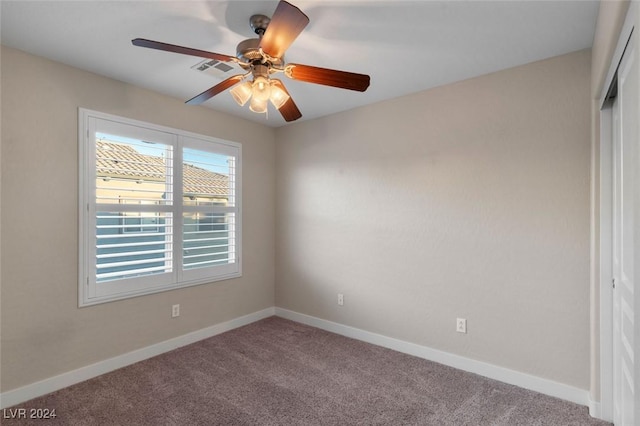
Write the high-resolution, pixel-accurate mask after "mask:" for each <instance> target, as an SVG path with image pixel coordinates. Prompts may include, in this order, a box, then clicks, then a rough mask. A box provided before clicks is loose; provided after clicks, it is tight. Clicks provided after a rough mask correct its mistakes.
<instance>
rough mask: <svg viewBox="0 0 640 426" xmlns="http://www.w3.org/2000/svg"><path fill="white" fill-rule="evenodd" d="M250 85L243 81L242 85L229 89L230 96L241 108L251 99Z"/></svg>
mask: <svg viewBox="0 0 640 426" xmlns="http://www.w3.org/2000/svg"><path fill="white" fill-rule="evenodd" d="M252 88H253V87H252V85H251V83H250V82H248V81H245V82H244V83H242V84H237V85H236V86H235V87H234V88H233V89H231V96H233V99H234V100H235V101H236V102H237V103H238V105H240V106H243V105H244V104H246V103H247V101H248V100H249V98H251V93H253V91H252Z"/></svg>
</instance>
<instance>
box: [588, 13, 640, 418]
mask: <svg viewBox="0 0 640 426" xmlns="http://www.w3.org/2000/svg"><path fill="white" fill-rule="evenodd" d="M638 13H639V10H638V7H637V3H636V2H631V5H630V6H629V10H628V11H627V15H626V17H625V21H624V24H623V26H622V30H621V31H620V36H619V37H618V42H617V44H616V49H615V51H614V54H613V57H612V59H611V63H610V65H609V69H608V71H607V77H606V79H605V84H604V86H603V88H602V93H601V94H600V98H599V104H598V105H599V107H600V163H599V165H598V166H599V170H600V181H599V182H598V190H599V194H600V204H599V206H598V213H599V225H600V233H599V237H600V239H599V246H598V248H599V250H598V252H599V257H598V258H597V259H594V261H597V262H598V264H599V266H600V268H599V270H600V274H599V276H598V287H599V296H600V304H599V312H600V351H599V354H600V407H599V408H600V409H599V410H598V411H599V413H592V414H598V415H597V416H596V417H598V418H600V419H603V420H606V421H613V287H612V281H611V280H612V277H613V264H612V258H611V254H612V247H613V229H612V219H613V188H612V184H613V163H612V161H613V123H612V122H613V108H612V106H613V105H612V102H611V100H610V99H609V94H610V89H611V87H612V85H613V84H615V79H616V77H617V71H618V66H619V64H620V61H621V60H622V57H623V55H624V52H625V49H626V47H627V43H628V42H629V39H630V38H631V34H632V33H633V31H634V28H635V27H636V22H637V20H638ZM639 28H640V27H639ZM636 36H638V35H637V34H636ZM594 189H595V188H594ZM636 297H637V296H636ZM639 367H640V366H639ZM636 399H637V397H636ZM636 408H637V407H636Z"/></svg>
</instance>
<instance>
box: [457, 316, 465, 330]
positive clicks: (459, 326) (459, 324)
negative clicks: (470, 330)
mask: <svg viewBox="0 0 640 426" xmlns="http://www.w3.org/2000/svg"><path fill="white" fill-rule="evenodd" d="M456 331H457V332H458V333H466V332H467V320H466V319H465V318H458V319H457V320H456Z"/></svg>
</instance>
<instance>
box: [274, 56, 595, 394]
mask: <svg viewBox="0 0 640 426" xmlns="http://www.w3.org/2000/svg"><path fill="white" fill-rule="evenodd" d="M590 64H591V57H590V52H589V51H581V52H577V53H573V54H569V55H565V56H560V57H557V58H553V59H549V60H545V61H541V62H536V63H532V64H529V65H525V66H521V67H517V68H513V69H509V70H505V71H501V72H497V73H494V74H490V75H486V76H482V77H478V78H474V79H471V80H467V81H463V82H459V83H455V84H451V85H447V86H443V87H439V88H435V89H432V90H428V91H426V92H422V93H418V94H414V95H410V96H405V97H402V98H398V99H395V100H390V101H385V102H381V103H378V104H375V105H371V106H368V107H364V108H359V109H356V110H352V111H349V112H345V113H341V114H339V115H334V116H330V117H326V118H321V119H317V120H312V121H309V122H302V123H299V124H294V125H292V126H288V127H284V128H280V129H278V131H277V132H276V139H277V144H276V152H277V155H276V158H277V168H278V173H277V187H276V193H277V206H276V218H277V222H276V305H277V306H279V307H283V308H287V309H292V310H294V311H298V312H301V313H304V314H308V315H313V316H316V317H320V318H324V319H327V320H331V321H335V322H338V323H342V324H346V325H350V326H354V327H358V328H361V329H364V330H368V331H372V332H376V333H380V334H383V335H386V336H391V337H395V338H398V339H402V340H406V341H410V342H414V343H417V344H420V345H426V346H429V347H431V348H436V349H440V350H444V351H447V352H451V353H454V354H459V355H462V356H465V357H468V358H472V359H476V360H481V361H485V362H488V363H492V364H495V365H499V366H502V367H506V368H510V369H513V370H517V371H521V372H525V373H529V374H532V375H535V376H539V377H544V378H548V379H551V380H554V381H557V382H561V383H565V384H568V385H572V386H575V387H578V388H581V389H588V388H589V380H590V379H589V338H590V334H589V165H590V125H589V122H590V110H589V108H590V78H591V77H590ZM373 84H375V82H374V83H373ZM337 293H344V300H345V304H344V306H343V307H340V306H338V305H337V303H336V301H337V297H336V295H337ZM456 317H464V318H467V320H468V331H469V332H468V334H466V335H462V334H457V333H456V332H455V320H456Z"/></svg>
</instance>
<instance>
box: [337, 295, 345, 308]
mask: <svg viewBox="0 0 640 426" xmlns="http://www.w3.org/2000/svg"><path fill="white" fill-rule="evenodd" d="M338 305H340V306H342V305H344V295H343V294H342V293H338Z"/></svg>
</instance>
